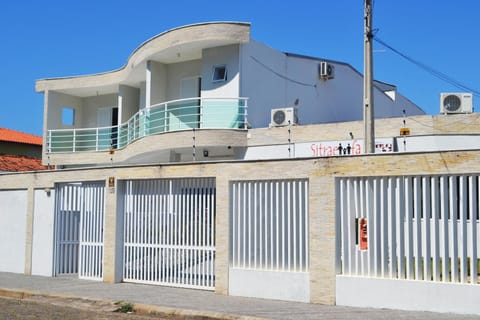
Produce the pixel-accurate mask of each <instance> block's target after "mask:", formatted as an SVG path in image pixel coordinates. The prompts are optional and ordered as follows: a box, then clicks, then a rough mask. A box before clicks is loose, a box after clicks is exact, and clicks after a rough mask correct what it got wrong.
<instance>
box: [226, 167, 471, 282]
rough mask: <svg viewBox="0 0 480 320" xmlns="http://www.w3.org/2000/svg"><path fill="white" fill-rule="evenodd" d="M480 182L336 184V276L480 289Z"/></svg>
mask: <svg viewBox="0 0 480 320" xmlns="http://www.w3.org/2000/svg"><path fill="white" fill-rule="evenodd" d="M479 184H480V181H479V176H478V175H477V174H471V175H442V176H436V175H432V176H411V177H404V176H402V177H346V178H337V179H336V188H335V190H336V191H335V192H336V199H337V200H336V201H337V204H336V205H337V209H336V214H337V224H336V225H337V241H336V243H337V246H338V247H337V259H336V261H337V272H338V273H339V274H344V275H356V276H361V277H372V276H373V277H384V278H393V279H408V280H421V281H433V282H448V283H467V282H468V283H470V284H479V265H480V260H479V253H480V252H479V250H480V249H479V245H478V233H479V211H480V208H479V207H480V186H479ZM232 190H233V189H232ZM365 218H366V220H367V230H368V231H367V235H366V238H367V242H368V246H365V244H363V249H361V244H360V242H361V239H360V237H361V232H360V230H359V228H360V222H359V219H365ZM364 236H365V235H364ZM365 251H366V252H365ZM365 254H366V255H365ZM365 257H368V259H365ZM365 264H367V265H366V266H365Z"/></svg>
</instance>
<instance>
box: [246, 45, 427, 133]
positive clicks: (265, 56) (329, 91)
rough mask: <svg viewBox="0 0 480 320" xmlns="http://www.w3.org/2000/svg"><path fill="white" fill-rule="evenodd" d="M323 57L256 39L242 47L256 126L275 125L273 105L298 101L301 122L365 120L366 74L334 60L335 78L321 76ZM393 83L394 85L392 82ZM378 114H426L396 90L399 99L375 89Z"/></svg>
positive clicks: (251, 116) (376, 115)
mask: <svg viewBox="0 0 480 320" xmlns="http://www.w3.org/2000/svg"><path fill="white" fill-rule="evenodd" d="M320 62H321V59H316V58H309V57H302V56H298V55H286V54H284V53H281V52H279V51H277V50H274V49H271V48H269V47H267V46H265V45H263V44H260V43H258V42H255V41H251V42H250V43H247V44H244V45H242V47H241V59H240V64H241V70H242V72H241V96H245V97H249V98H250V100H249V109H248V114H249V117H248V120H249V122H250V124H251V125H252V126H253V127H254V128H256V127H266V126H268V124H269V123H270V110H271V109H272V108H280V107H288V106H293V104H294V102H295V101H296V100H297V99H298V100H299V104H298V116H299V122H300V124H315V123H326V122H339V121H351V120H361V119H362V118H363V77H362V75H361V74H360V73H359V72H358V71H356V70H355V69H353V68H352V67H351V66H350V65H348V64H345V63H337V62H329V63H331V64H332V65H333V66H334V67H335V77H334V79H330V80H322V79H320V78H319V74H318V68H319V64H320ZM390 87H391V86H390ZM374 99H375V117H376V118H385V117H393V116H401V115H402V114H403V113H402V111H403V109H405V110H406V112H407V114H409V115H415V114H423V111H421V110H420V109H418V108H417V107H416V106H415V105H414V104H413V103H412V102H411V101H409V100H408V99H405V98H404V97H403V96H402V95H400V94H398V93H396V95H395V100H393V99H392V98H391V97H389V96H388V95H387V94H385V93H384V92H383V91H382V90H380V89H379V88H376V87H375V88H374Z"/></svg>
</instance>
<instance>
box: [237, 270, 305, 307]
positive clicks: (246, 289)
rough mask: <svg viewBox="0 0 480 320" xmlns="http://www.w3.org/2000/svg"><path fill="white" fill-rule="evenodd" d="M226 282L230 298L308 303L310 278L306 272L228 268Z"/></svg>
mask: <svg viewBox="0 0 480 320" xmlns="http://www.w3.org/2000/svg"><path fill="white" fill-rule="evenodd" d="M228 282H229V283H228V293H229V294H230V295H232V296H241V297H252V298H262V299H276V300H284V301H299V302H310V277H309V274H308V273H307V272H278V271H258V270H245V269H235V268H230V269H229V273H228Z"/></svg>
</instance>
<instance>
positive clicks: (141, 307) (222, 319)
mask: <svg viewBox="0 0 480 320" xmlns="http://www.w3.org/2000/svg"><path fill="white" fill-rule="evenodd" d="M0 297H4V298H10V299H20V300H22V299H29V298H34V297H46V298H52V299H53V298H56V299H75V300H79V301H84V302H97V303H108V304H112V305H114V303H115V302H114V301H112V300H108V299H92V298H84V297H79V296H70V295H64V294H50V293H44V292H40V291H29V290H16V289H3V288H0ZM132 304H133V309H134V311H135V313H136V314H139V315H142V314H143V315H155V316H160V317H167V318H169V319H175V320H177V319H178V320H184V319H185V320H266V318H259V317H252V316H242V315H235V314H229V313H223V312H215V311H204V310H192V309H179V308H173V307H164V306H155V305H149V304H143V303H132Z"/></svg>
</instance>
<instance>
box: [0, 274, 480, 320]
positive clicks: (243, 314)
mask: <svg viewBox="0 0 480 320" xmlns="http://www.w3.org/2000/svg"><path fill="white" fill-rule="evenodd" d="M12 291H19V293H22V292H25V293H36V294H43V295H55V296H58V295H60V296H68V297H78V298H85V299H93V300H111V301H120V300H122V301H127V302H132V303H135V304H137V305H138V304H142V308H145V309H148V308H149V307H150V308H152V309H155V310H160V311H165V312H170V313H176V314H185V315H187V314H189V315H198V316H203V317H204V318H205V319H209V318H210V319H222V318H230V319H234V318H235V316H239V317H238V318H239V319H242V318H243V319H248V318H249V317H258V318H266V319H296V320H299V319H374V320H375V319H445V320H447V319H462V320H463V319H478V318H479V317H478V316H467V315H454V314H442V313H430V312H410V311H397V310H384V309H363V308H349V307H337V306H324V305H318V304H306V303H295V302H284V301H273V300H264V299H253V298H242V297H231V296H223V295H217V294H215V293H213V292H208V291H200V290H190V289H178V288H169V287H162V286H151V285H141V284H130V283H117V284H107V283H103V282H96V281H86V280H79V279H77V278H73V277H56V278H48V277H38V276H25V275H21V274H13V273H5V272H0V296H1V295H8V294H9V293H11V292H12Z"/></svg>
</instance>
